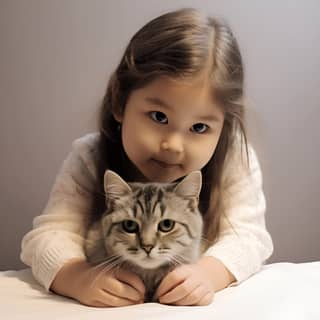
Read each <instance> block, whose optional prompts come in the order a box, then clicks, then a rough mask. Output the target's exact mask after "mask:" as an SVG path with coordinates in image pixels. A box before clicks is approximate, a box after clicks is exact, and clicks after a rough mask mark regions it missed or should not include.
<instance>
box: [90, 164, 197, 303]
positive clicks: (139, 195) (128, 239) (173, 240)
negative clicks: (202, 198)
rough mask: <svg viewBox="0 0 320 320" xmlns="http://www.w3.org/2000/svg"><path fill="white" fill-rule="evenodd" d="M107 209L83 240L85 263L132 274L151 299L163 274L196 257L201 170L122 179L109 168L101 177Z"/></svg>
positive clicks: (146, 296) (191, 261)
mask: <svg viewBox="0 0 320 320" xmlns="http://www.w3.org/2000/svg"><path fill="white" fill-rule="evenodd" d="M104 189H105V193H106V211H105V212H104V214H103V215H102V217H101V219H99V220H98V221H96V222H94V223H92V225H91V226H90V227H89V229H88V233H87V237H86V241H85V253H86V256H87V259H88V261H89V262H90V263H92V264H94V265H98V264H101V265H104V266H105V267H106V268H107V269H111V268H113V267H115V266H121V268H126V269H129V270H131V271H132V272H135V273H136V274H137V275H138V276H139V277H140V278H141V279H142V281H143V282H144V285H145V287H146V295H145V301H146V302H150V301H156V297H155V291H156V289H157V287H158V285H159V283H160V282H161V280H162V278H163V277H164V276H165V275H166V274H167V273H168V272H169V271H171V270H173V269H174V268H175V267H176V266H177V265H180V264H186V263H193V262H195V261H196V260H197V259H198V257H199V255H200V246H201V235H202V227H203V221H202V216H201V213H200V212H199V209H198V198H199V194H200V190H201V172H200V171H193V172H191V173H190V174H189V175H187V176H186V177H185V178H184V179H183V180H182V181H180V182H176V183H126V182H125V181H124V180H123V179H122V178H121V177H120V176H118V175H117V174H116V173H115V172H113V171H111V170H107V171H106V173H105V175H104Z"/></svg>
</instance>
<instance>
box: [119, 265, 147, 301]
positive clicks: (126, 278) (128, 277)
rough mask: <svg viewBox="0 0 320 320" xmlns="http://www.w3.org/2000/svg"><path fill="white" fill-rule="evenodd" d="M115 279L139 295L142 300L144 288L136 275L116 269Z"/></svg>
mask: <svg viewBox="0 0 320 320" xmlns="http://www.w3.org/2000/svg"><path fill="white" fill-rule="evenodd" d="M115 278H116V279H118V280H119V281H121V282H123V283H126V284H128V285H129V286H131V287H132V288H134V289H135V290H137V291H138V293H139V294H140V298H144V294H145V286H144V284H143V282H142V280H141V279H140V278H139V277H138V276H137V275H136V274H134V273H132V272H129V271H126V270H123V269H118V270H116V271H115Z"/></svg>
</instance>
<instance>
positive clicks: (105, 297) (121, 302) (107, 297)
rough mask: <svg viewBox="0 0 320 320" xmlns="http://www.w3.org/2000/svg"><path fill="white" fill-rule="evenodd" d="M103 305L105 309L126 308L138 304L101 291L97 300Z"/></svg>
mask: <svg viewBox="0 0 320 320" xmlns="http://www.w3.org/2000/svg"><path fill="white" fill-rule="evenodd" d="M97 300H98V301H99V302H100V303H101V304H102V305H103V304H105V307H124V306H128V305H133V304H136V303H137V302H135V301H132V300H129V299H126V298H122V297H118V296H115V295H113V294H112V293H110V292H108V291H106V290H100V292H99V298H98V299H97Z"/></svg>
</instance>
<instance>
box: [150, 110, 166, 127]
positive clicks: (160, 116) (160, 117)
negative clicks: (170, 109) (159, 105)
mask: <svg viewBox="0 0 320 320" xmlns="http://www.w3.org/2000/svg"><path fill="white" fill-rule="evenodd" d="M149 115H150V117H151V119H152V120H154V121H155V122H159V123H164V124H165V123H168V118H167V116H166V115H165V114H164V113H163V112H160V111H151V112H149Z"/></svg>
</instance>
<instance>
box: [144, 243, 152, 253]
mask: <svg viewBox="0 0 320 320" xmlns="http://www.w3.org/2000/svg"><path fill="white" fill-rule="evenodd" d="M142 249H143V250H144V251H145V252H146V253H148V254H149V253H150V252H151V250H152V249H153V245H152V244H147V245H142Z"/></svg>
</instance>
